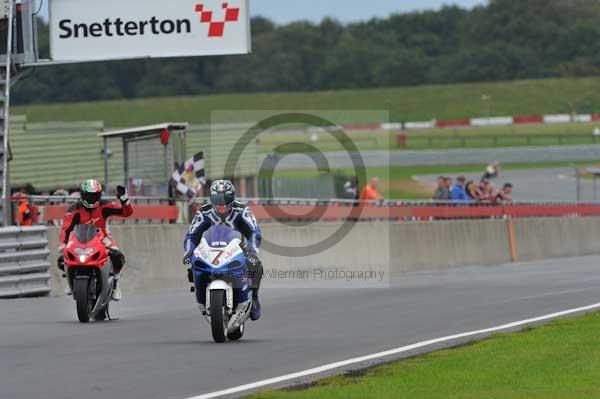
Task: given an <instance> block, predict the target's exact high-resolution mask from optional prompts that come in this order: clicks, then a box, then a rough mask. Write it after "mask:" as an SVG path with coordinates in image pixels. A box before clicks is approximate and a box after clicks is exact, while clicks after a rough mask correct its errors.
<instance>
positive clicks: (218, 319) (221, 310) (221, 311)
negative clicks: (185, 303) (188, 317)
mask: <svg viewBox="0 0 600 399" xmlns="http://www.w3.org/2000/svg"><path fill="white" fill-rule="evenodd" d="M210 326H211V328H212V336H213V339H214V341H215V342H216V343H219V344H220V343H223V342H225V341H226V340H227V310H226V307H225V291H223V290H215V291H211V292H210Z"/></svg>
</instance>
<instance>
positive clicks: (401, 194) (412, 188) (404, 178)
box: [273, 162, 591, 200]
mask: <svg viewBox="0 0 600 399" xmlns="http://www.w3.org/2000/svg"><path fill="white" fill-rule="evenodd" d="M590 164H591V163H590V162H538V163H514V164H505V165H502V170H528V169H545V168H561V167H570V166H573V165H576V166H590ZM484 169H485V165H455V166H415V167H392V168H369V169H367V178H371V177H379V178H380V179H381V186H380V191H381V193H382V195H383V196H384V197H385V198H387V199H392V200H399V199H403V200H422V199H430V198H431V196H432V194H433V190H432V189H430V188H428V187H423V186H420V185H419V184H418V183H416V182H415V181H414V180H413V176H424V175H450V174H452V175H454V174H460V173H465V174H467V173H481V174H483V171H484ZM340 171H341V172H342V173H344V174H346V175H348V176H350V175H352V174H353V173H354V172H353V170H351V169H341V170H340ZM273 176H274V177H282V178H288V179H311V178H315V177H317V176H319V172H318V171H316V170H285V171H276V172H275V173H274V175H273Z"/></svg>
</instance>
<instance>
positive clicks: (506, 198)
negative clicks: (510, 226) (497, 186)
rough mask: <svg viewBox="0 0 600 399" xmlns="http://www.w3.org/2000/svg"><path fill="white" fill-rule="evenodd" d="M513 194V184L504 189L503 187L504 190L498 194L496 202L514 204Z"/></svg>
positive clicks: (506, 185)
mask: <svg viewBox="0 0 600 399" xmlns="http://www.w3.org/2000/svg"><path fill="white" fill-rule="evenodd" d="M512 192H513V185H512V184H511V183H506V184H505V185H504V187H502V190H500V191H499V192H498V193H497V194H496V202H503V203H506V202H512V201H513V200H512Z"/></svg>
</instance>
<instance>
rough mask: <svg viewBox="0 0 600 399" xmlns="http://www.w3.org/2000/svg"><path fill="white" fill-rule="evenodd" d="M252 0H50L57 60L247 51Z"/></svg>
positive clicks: (52, 43)
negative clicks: (250, 2)
mask: <svg viewBox="0 0 600 399" xmlns="http://www.w3.org/2000/svg"><path fill="white" fill-rule="evenodd" d="M248 8H249V7H248V0H219V1H216V0H50V52H51V58H52V60H53V61H59V62H60V61H102V60H114V59H126V58H146V57H150V58H155V57H187V56H207V55H227V54H246V53H249V52H250V50H251V46H250V15H249V14H250V12H249V9H248Z"/></svg>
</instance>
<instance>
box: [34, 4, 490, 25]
mask: <svg viewBox="0 0 600 399" xmlns="http://www.w3.org/2000/svg"><path fill="white" fill-rule="evenodd" d="M37 1H38V4H39V1H40V0H37ZM482 3H485V0H300V1H298V0H250V9H251V11H252V14H253V15H262V16H264V17H268V18H270V19H272V20H273V21H275V22H277V23H280V24H284V23H287V22H290V21H297V20H299V19H308V20H311V21H315V22H318V21H320V20H322V19H323V18H324V17H327V16H330V17H335V18H336V19H338V20H340V21H342V22H352V21H360V20H366V19H369V18H371V17H386V16H388V15H390V14H392V13H395V12H406V11H414V10H424V9H436V8H440V7H441V6H442V5H444V4H458V5H459V6H462V7H468V8H470V7H473V6H475V5H478V4H482ZM47 6H48V0H45V1H44V4H43V9H42V13H43V14H44V15H46V16H47V15H48V11H47Z"/></svg>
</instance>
